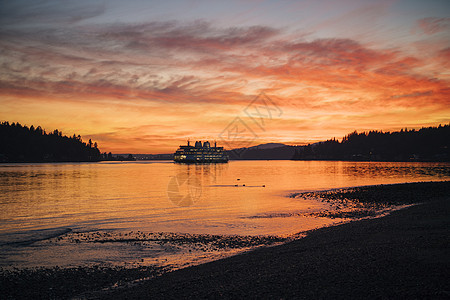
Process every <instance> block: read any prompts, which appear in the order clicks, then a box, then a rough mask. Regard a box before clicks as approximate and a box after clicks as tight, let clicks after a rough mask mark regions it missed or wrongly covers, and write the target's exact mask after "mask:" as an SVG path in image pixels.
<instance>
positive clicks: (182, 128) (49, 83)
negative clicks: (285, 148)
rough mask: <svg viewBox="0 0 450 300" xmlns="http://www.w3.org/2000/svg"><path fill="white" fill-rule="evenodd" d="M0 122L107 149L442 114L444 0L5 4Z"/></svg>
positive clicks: (336, 133) (447, 36) (149, 148)
mask: <svg viewBox="0 0 450 300" xmlns="http://www.w3.org/2000/svg"><path fill="white" fill-rule="evenodd" d="M261 92H264V93H263V94H261ZM258 95H259V97H258V98H257V96H258ZM252 111H253V112H252ZM255 112H257V114H256V115H255V114H254V113H255ZM0 121H9V122H20V123H22V124H24V125H28V126H30V125H35V126H36V125H41V126H42V127H44V128H45V129H47V130H48V131H52V130H53V129H56V128H57V129H60V130H62V132H63V133H64V134H67V135H72V134H74V133H76V134H81V135H82V137H83V139H84V140H87V139H89V138H91V139H92V140H94V141H96V142H98V144H99V146H100V150H101V151H102V152H103V151H106V152H109V151H111V152H113V153H170V152H174V151H175V150H176V148H177V147H178V146H179V145H180V144H183V143H185V141H186V139H188V138H190V139H191V140H194V141H195V140H196V139H202V140H204V139H209V140H217V141H218V143H219V144H221V145H224V146H225V147H226V148H231V147H239V146H248V145H257V144H261V143H267V142H281V143H286V144H304V143H309V142H316V141H320V140H325V139H328V138H333V137H336V138H341V137H342V136H344V135H345V134H347V133H349V132H351V131H353V130H358V131H365V130H371V129H380V130H399V129H401V128H405V127H407V128H420V127H422V126H435V125H438V124H444V123H449V122H450V1H448V0H442V1H437V0H430V1H422V0H417V1H413V0H408V1H407V0H403V1H354V0H353V1H347V0H342V1H341V0H340V1H313V0H308V1H287V0H286V1H256V0H255V1H253V0H248V1H80V0H78V1H17V0H15V1H1V2H0ZM233 132H234V134H233Z"/></svg>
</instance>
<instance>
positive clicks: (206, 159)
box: [173, 140, 228, 163]
mask: <svg viewBox="0 0 450 300" xmlns="http://www.w3.org/2000/svg"><path fill="white" fill-rule="evenodd" d="M173 160H174V161H175V162H179V163H226V162H228V156H227V155H226V154H225V153H224V150H223V147H217V143H216V142H214V147H211V144H210V143H209V141H206V142H204V143H202V141H196V142H195V146H191V144H190V141H189V140H188V141H187V145H181V146H180V148H178V150H177V151H176V152H175V153H174V155H173Z"/></svg>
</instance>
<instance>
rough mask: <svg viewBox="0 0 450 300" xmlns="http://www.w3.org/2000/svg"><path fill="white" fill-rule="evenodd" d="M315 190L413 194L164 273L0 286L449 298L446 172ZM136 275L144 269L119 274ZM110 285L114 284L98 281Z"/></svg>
mask: <svg viewBox="0 0 450 300" xmlns="http://www.w3.org/2000/svg"><path fill="white" fill-rule="evenodd" d="M318 194H320V195H319V196H320V198H322V199H323V200H324V201H335V202H337V203H341V202H343V201H344V202H345V201H356V202H357V203H364V204H367V203H370V204H377V205H391V204H400V205H401V204H411V203H419V204H418V205H413V206H410V207H408V208H406V209H402V210H398V211H395V212H393V213H391V214H390V215H388V216H385V217H382V218H376V219H364V220H360V221H356V222H351V223H346V224H342V225H339V226H335V227H328V228H322V229H317V230H314V231H311V232H309V233H308V235H307V236H306V237H305V238H302V239H298V240H294V241H292V242H289V243H286V244H283V245H280V246H273V247H267V248H260V249H257V250H254V251H251V252H248V253H245V254H241V255H237V256H234V257H230V258H226V259H222V260H218V261H215V262H211V263H207V264H203V265H199V266H194V267H189V268H186V269H182V270H178V271H174V272H170V273H165V271H164V270H163V269H160V268H148V267H140V268H135V269H125V268H106V267H90V268H87V267H83V268H81V267H80V268H69V269H64V268H53V269H32V270H29V269H28V270H16V271H14V270H12V271H7V270H2V271H1V272H0V293H1V295H2V297H3V298H4V299H29V298H36V299H40V298H42V299H65V298H72V297H76V298H88V299H90V298H103V299H186V298H187V299H198V298H200V299H201V298H213V299H214V298H276V299H280V298H287V299H293V298H295V299H298V298H300V299H302V298H303V299H318V298H319V299H320V298H325V299H348V298H351V299H355V298H356V299H358V298H359V299H361V298H364V299H366V298H388V299H392V298H395V299H397V298H398V299H403V298H406V299H415V298H420V299H449V298H450V280H449V278H450V276H449V270H450V251H449V246H450V245H449V241H450V218H449V212H450V211H449V208H450V197H449V195H450V181H446V182H434V183H433V182H427V183H412V184H399V185H382V186H370V187H360V188H352V189H343V190H334V191H325V192H319V193H318ZM292 196H293V197H298V196H299V195H298V194H297V195H292ZM159 274H162V275H160V276H158V275H159ZM154 276H156V277H154ZM141 278H147V279H145V280H142V281H140V282H137V283H136V282H135V283H133V284H131V285H130V284H124V283H126V282H132V281H134V280H139V279H141ZM148 278H153V279H148ZM113 285H116V286H117V285H118V286H119V287H118V288H113V289H107V290H104V289H102V288H103V287H111V286H113Z"/></svg>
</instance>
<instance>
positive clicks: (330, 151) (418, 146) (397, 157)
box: [293, 124, 450, 161]
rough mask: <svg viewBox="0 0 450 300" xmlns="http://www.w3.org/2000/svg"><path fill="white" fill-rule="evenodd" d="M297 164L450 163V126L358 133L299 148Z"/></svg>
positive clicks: (295, 157)
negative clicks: (314, 161)
mask: <svg viewBox="0 0 450 300" xmlns="http://www.w3.org/2000/svg"><path fill="white" fill-rule="evenodd" d="M293 159H296V160H363V161H450V124H449V125H444V126H442V125H439V126H438V127H426V128H422V129H420V130H414V129H412V130H407V129H405V130H403V129H402V130H401V131H395V132H382V131H369V132H361V133H358V132H356V131H354V132H352V133H350V134H348V135H347V136H345V137H344V138H343V139H342V141H341V142H339V141H338V140H336V139H332V140H328V141H325V142H320V143H316V144H313V145H308V146H303V147H297V149H296V152H295V155H294V157H293Z"/></svg>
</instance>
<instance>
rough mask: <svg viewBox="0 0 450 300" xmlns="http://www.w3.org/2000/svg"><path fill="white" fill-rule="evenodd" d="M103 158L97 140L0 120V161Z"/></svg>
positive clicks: (54, 160)
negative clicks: (85, 140) (86, 141)
mask: <svg viewBox="0 0 450 300" xmlns="http://www.w3.org/2000/svg"><path fill="white" fill-rule="evenodd" d="M101 158H102V156H101V154H100V150H99V149H98V147H97V143H93V142H92V141H91V140H89V142H88V143H85V142H83V141H82V139H81V136H80V135H78V136H77V135H75V134H74V135H73V136H72V137H68V136H65V135H63V134H62V132H61V131H59V130H58V129H55V130H54V131H53V132H51V133H47V132H46V131H45V130H44V129H42V128H41V127H40V126H37V127H36V128H35V127H34V126H33V125H32V126H30V127H27V126H22V125H21V124H20V123H11V124H9V122H2V123H0V162H33V163H34V162H86V161H87V162H89V161H99V160H100V159H101Z"/></svg>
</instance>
